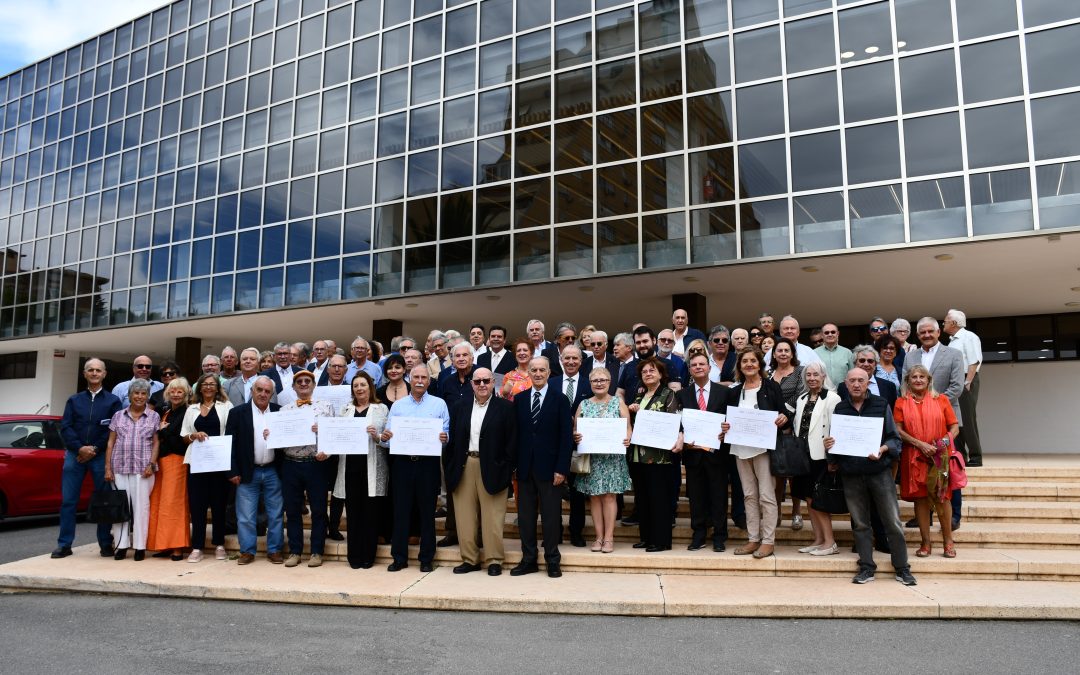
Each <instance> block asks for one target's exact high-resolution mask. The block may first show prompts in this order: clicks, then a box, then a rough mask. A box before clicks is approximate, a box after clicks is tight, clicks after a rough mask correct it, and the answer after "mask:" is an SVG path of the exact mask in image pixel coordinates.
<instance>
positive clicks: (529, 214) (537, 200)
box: [514, 178, 551, 278]
mask: <svg viewBox="0 0 1080 675" xmlns="http://www.w3.org/2000/svg"><path fill="white" fill-rule="evenodd" d="M550 224H551V179H550V178H540V179H537V180H530V181H521V182H518V183H516V184H515V185H514V229H522V228H526V227H536V226H537V225H550ZM545 236H546V235H545ZM545 278H546V276H545Z"/></svg>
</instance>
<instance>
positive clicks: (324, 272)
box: [311, 256, 367, 302]
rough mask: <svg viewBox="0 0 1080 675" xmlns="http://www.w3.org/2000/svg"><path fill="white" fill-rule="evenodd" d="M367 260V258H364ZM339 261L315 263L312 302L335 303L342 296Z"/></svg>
mask: <svg viewBox="0 0 1080 675" xmlns="http://www.w3.org/2000/svg"><path fill="white" fill-rule="evenodd" d="M364 258H365V259H366V258H367V256H364ZM339 265H340V263H339V262H338V261H337V260H324V261H322V262H317V263H315V269H314V273H313V275H312V280H311V286H312V296H311V301H312V302H333V301H335V300H337V299H338V298H339V297H340V295H341V273H340V270H339V269H338V267H339Z"/></svg>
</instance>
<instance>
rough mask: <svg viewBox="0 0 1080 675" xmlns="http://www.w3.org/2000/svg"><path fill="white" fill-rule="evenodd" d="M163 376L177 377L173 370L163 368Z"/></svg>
mask: <svg viewBox="0 0 1080 675" xmlns="http://www.w3.org/2000/svg"><path fill="white" fill-rule="evenodd" d="M161 376H162V377H176V373H175V372H173V371H171V370H163V371H161Z"/></svg>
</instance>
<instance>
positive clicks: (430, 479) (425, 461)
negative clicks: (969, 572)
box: [346, 455, 442, 564]
mask: <svg viewBox="0 0 1080 675" xmlns="http://www.w3.org/2000/svg"><path fill="white" fill-rule="evenodd" d="M440 464H441V460H440V458H438V457H417V458H415V459H414V458H412V457H409V456H406V455H393V456H392V457H391V465H390V482H391V485H393V497H392V499H393V501H394V536H393V537H392V539H391V541H390V555H392V556H393V557H394V562H396V563H399V564H405V563H407V562H408V560H409V515H410V514H411V513H412V511H413V509H416V513H417V515H418V518H419V520H420V555H419V559H420V562H421V563H430V562H431V561H432V560H434V559H435V497H436V496H437V495H438V494H439V481H440V479H441V472H442V468H441V466H440ZM347 495H348V492H346V496H347ZM349 518H350V519H351V518H352V514H349Z"/></svg>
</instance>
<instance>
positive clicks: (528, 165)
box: [514, 127, 551, 176]
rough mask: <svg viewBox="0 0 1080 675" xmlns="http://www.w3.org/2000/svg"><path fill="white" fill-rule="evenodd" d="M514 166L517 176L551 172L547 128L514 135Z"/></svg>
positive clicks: (549, 138)
mask: <svg viewBox="0 0 1080 675" xmlns="http://www.w3.org/2000/svg"><path fill="white" fill-rule="evenodd" d="M514 146H515V150H514V166H515V167H516V168H515V174H516V175H517V176H532V175H535V174H538V173H547V172H549V171H551V132H550V130H549V129H548V128H547V127H541V128H539V129H532V130H529V131H519V132H517V133H516V134H514Z"/></svg>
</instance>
